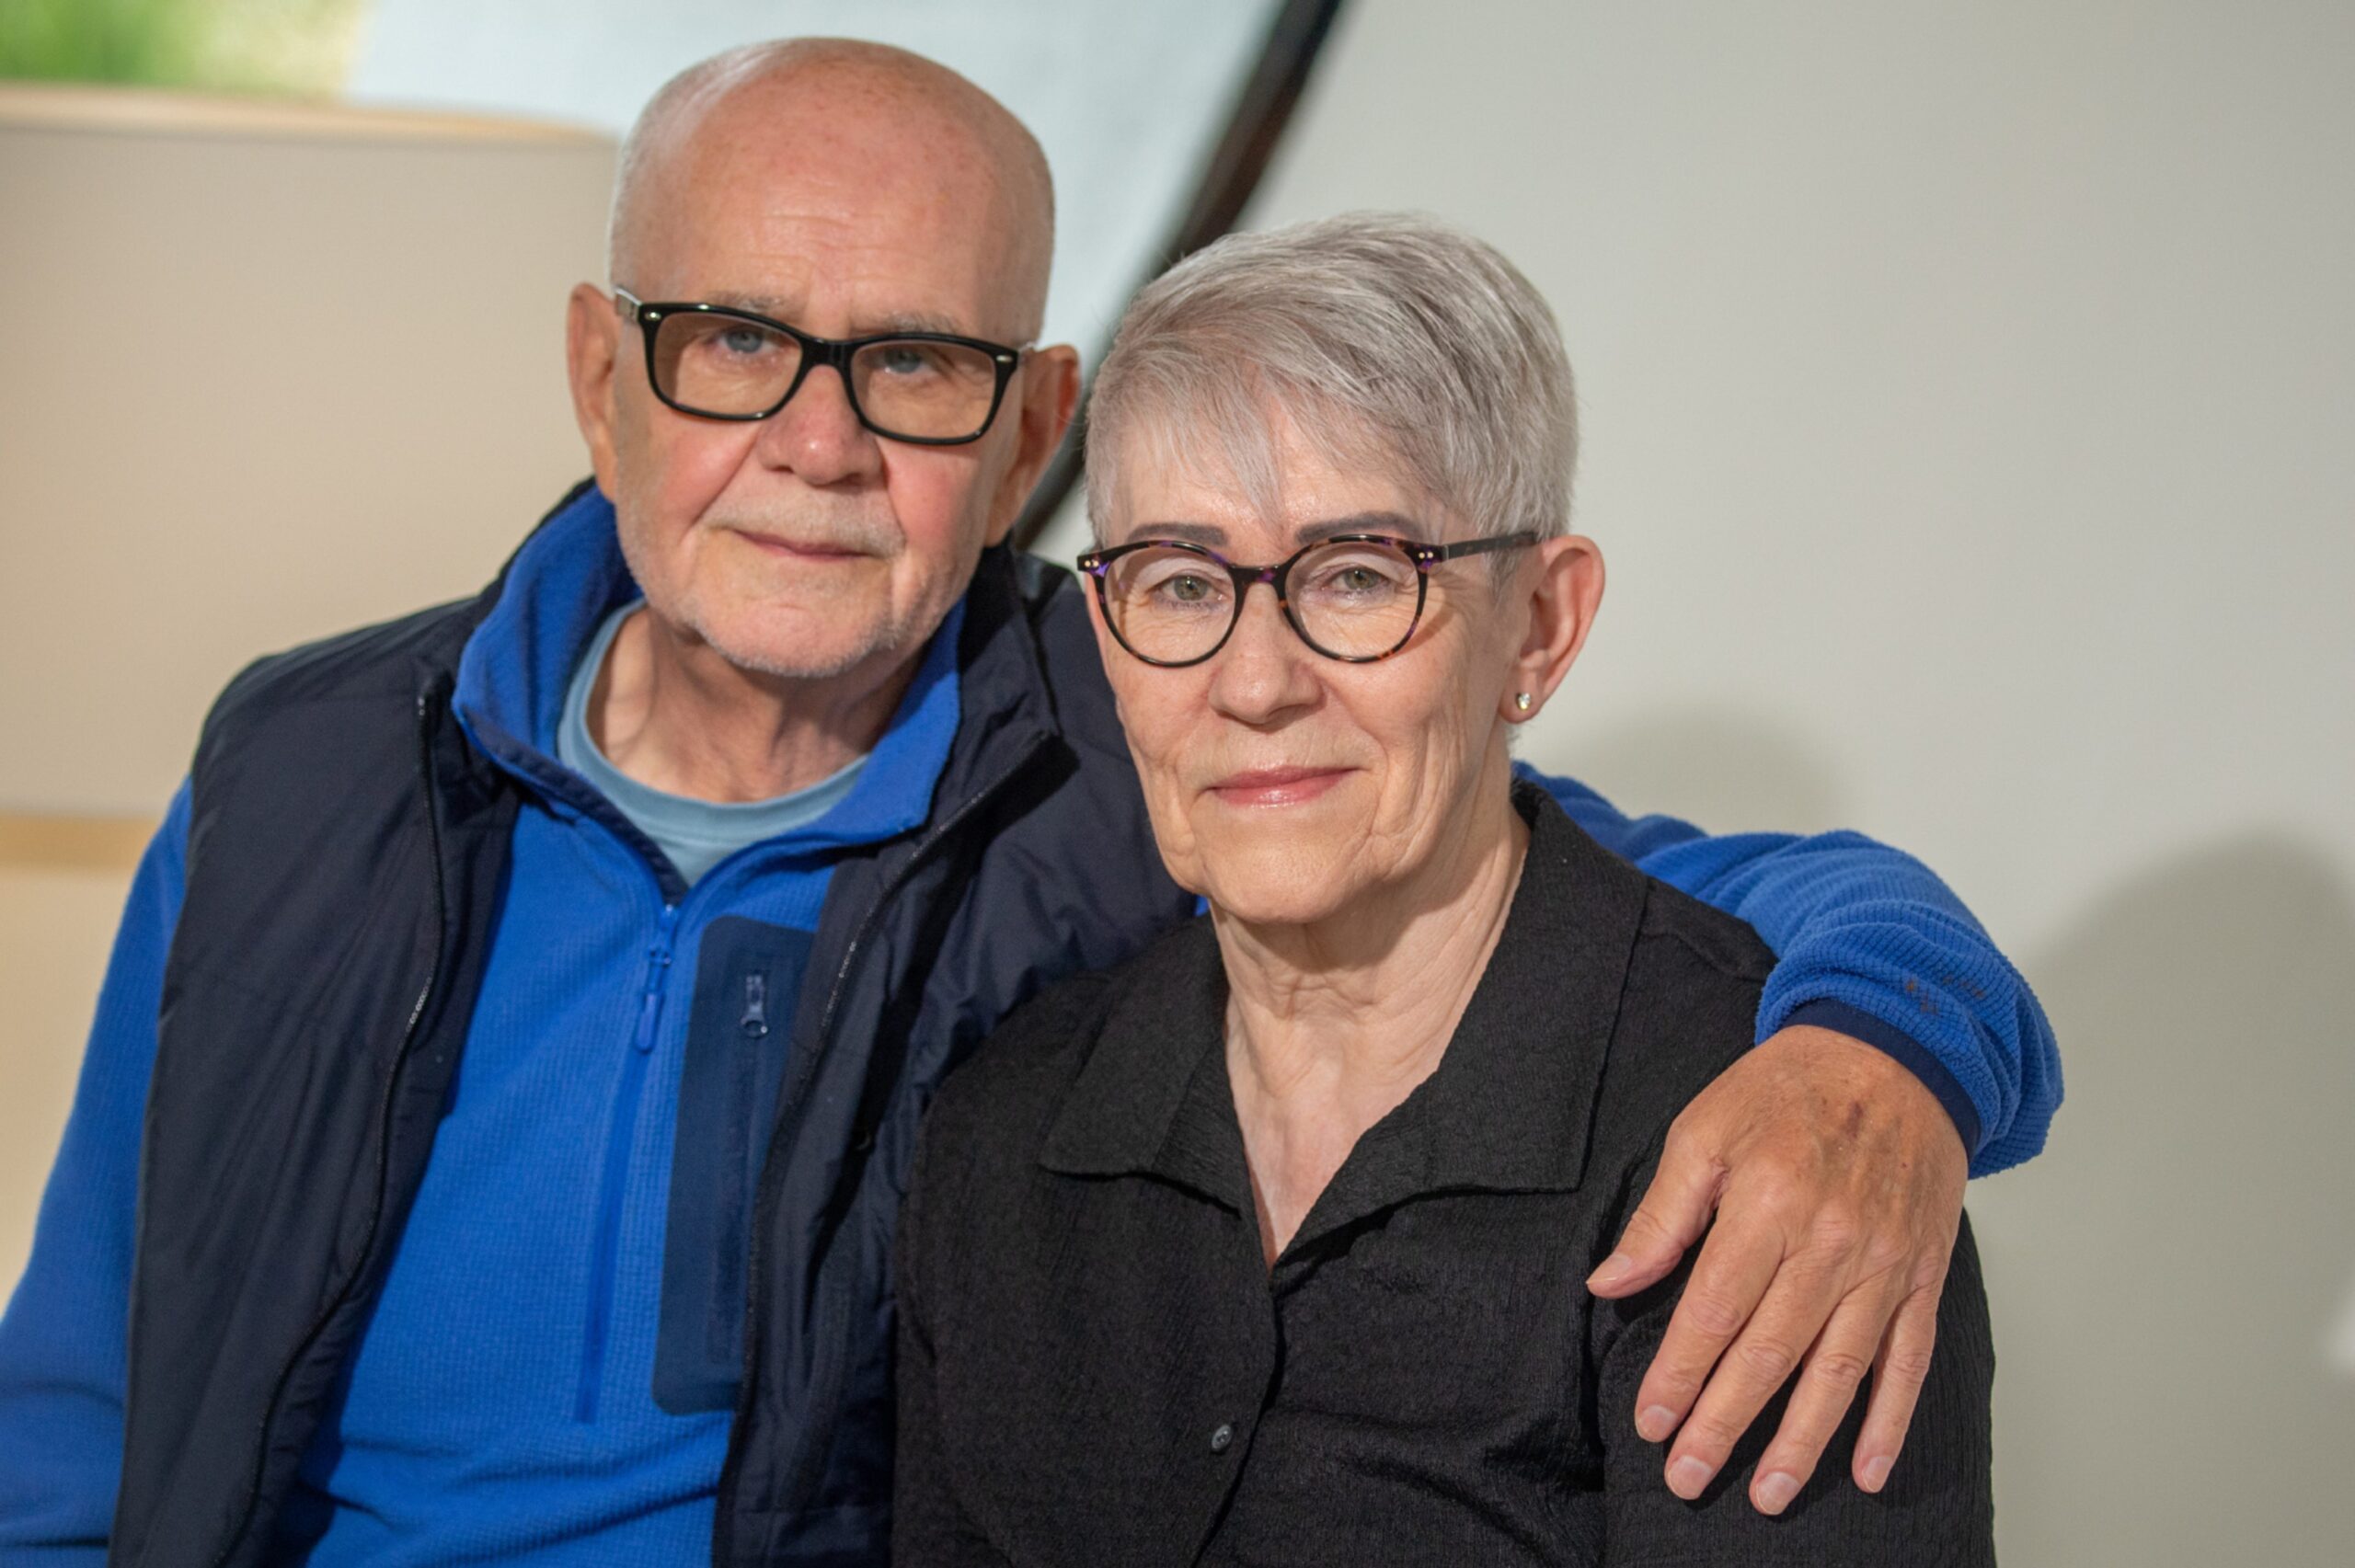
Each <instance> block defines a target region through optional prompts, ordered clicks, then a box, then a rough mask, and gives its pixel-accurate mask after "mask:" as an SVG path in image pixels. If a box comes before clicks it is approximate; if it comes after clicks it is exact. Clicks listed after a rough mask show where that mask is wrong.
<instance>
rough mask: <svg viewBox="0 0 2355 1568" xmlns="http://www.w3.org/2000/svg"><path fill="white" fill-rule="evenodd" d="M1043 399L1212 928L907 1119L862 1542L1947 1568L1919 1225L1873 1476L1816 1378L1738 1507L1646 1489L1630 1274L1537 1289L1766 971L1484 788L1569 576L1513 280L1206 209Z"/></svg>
mask: <svg viewBox="0 0 2355 1568" xmlns="http://www.w3.org/2000/svg"><path fill="white" fill-rule="evenodd" d="M1091 417H1092V419H1093V427H1092V439H1091V441H1090V453H1089V463H1090V474H1089V483H1088V500H1089V510H1090V513H1091V516H1092V517H1093V519H1094V521H1095V524H1096V527H1097V533H1098V537H1099V539H1100V540H1101V541H1102V542H1103V547H1102V548H1099V549H1097V550H1094V551H1091V552H1090V553H1089V554H1088V555H1085V556H1083V557H1082V559H1081V563H1080V564H1081V567H1082V568H1083V570H1085V571H1086V573H1087V574H1088V575H1089V576H1090V577H1092V578H1094V579H1095V589H1096V593H1095V601H1096V609H1097V632H1098V636H1099V640H1100V642H1101V644H1102V647H1103V654H1104V659H1105V665H1106V668H1107V670H1109V674H1110V677H1111V681H1112V684H1113V686H1114V688H1115V690H1116V692H1117V693H1118V696H1119V699H1120V715H1121V718H1122V721H1123V722H1124V723H1125V725H1126V726H1127V729H1128V736H1129V742H1130V746H1131V748H1132V750H1133V751H1134V753H1135V757H1136V762H1137V767H1138V771H1139V773H1140V774H1141V776H1142V778H1143V785H1144V790H1145V794H1146V798H1147V800H1148V803H1149V805H1150V807H1151V811H1152V817H1153V823H1154V828H1155V832H1156V834H1157V835H1158V837H1159V841H1160V846H1161V853H1162V854H1163V856H1164V858H1165V859H1166V862H1167V864H1168V866H1169V869H1170V872H1171V874H1172V875H1173V876H1176V877H1177V880H1178V881H1179V882H1180V883H1182V884H1184V885H1185V886H1187V887H1191V888H1193V889H1195V890H1197V891H1199V892H1200V894H1201V895H1202V896H1203V898H1205V899H1206V900H1207V903H1208V908H1209V912H1208V914H1207V915H1206V916H1205V917H1204V918H1203V919H1201V920H1199V921H1195V922H1194V923H1193V924H1192V925H1191V926H1189V927H1187V928H1185V929H1182V930H1180V931H1178V932H1177V933H1173V934H1172V935H1171V936H1169V937H1168V938H1166V940H1164V941H1163V942H1162V943H1161V944H1159V945H1157V946H1156V947H1155V948H1153V949H1151V950H1150V951H1148V952H1147V953H1146V954H1145V955H1144V956H1142V957H1140V958H1138V959H1136V960H1135V961H1133V962H1132V963H1130V964H1129V965H1127V966H1126V967H1122V968H1120V969H1118V970H1115V971H1113V972H1111V973H1109V974H1100V975H1092V976H1086V977H1083V978H1081V979H1077V980H1074V981H1072V982H1069V983H1067V984H1065V985H1063V986H1062V987H1061V988H1059V989H1056V990H1051V991H1049V992H1048V993H1047V994H1046V995H1044V996H1042V997H1040V999H1039V1000H1038V1001H1035V1002H1033V1003H1032V1004H1031V1005H1030V1006H1029V1007H1028V1008H1027V1009H1025V1010H1024V1011H1023V1012H1021V1013H1018V1014H1017V1016H1016V1017H1015V1018H1013V1019H1012V1020H1011V1021H1009V1022H1008V1023H1007V1024H1005V1027H1004V1029H1003V1030H1002V1032H1001V1033H1002V1036H1003V1037H1002V1038H1000V1039H999V1040H997V1041H996V1042H995V1043H994V1044H993V1045H992V1046H991V1047H990V1048H989V1049H987V1050H984V1051H982V1052H981V1053H979V1055H978V1057H977V1058H976V1059H975V1061H974V1064H973V1065H972V1066H971V1068H969V1069H967V1070H965V1071H964V1072H963V1073H961V1074H960V1075H959V1076H958V1077H957V1078H955V1079H954V1080H952V1081H951V1082H949V1084H948V1086H947V1088H946V1089H945V1090H944V1091H943V1092H942V1093H941V1095H940V1097H939V1100H938V1102H937V1103H936V1104H935V1106H934V1107H933V1109H932V1112H931V1116H930V1120H929V1123H928V1125H927V1128H926V1131H925V1141H924V1146H923V1150H922V1153H921V1155H920V1157H919V1161H918V1166H917V1173H916V1175H915V1177H914V1181H913V1188H912V1190H911V1192H910V1194H909V1196H908V1203H907V1208H906V1212H905V1215H904V1217H903V1219H902V1230H901V1237H900V1254H899V1255H900V1266H901V1287H900V1314H901V1353H902V1354H901V1366H900V1390H901V1393H900V1400H901V1433H900V1449H901V1458H900V1480H899V1496H898V1520H897V1527H896V1528H897V1531H898V1534H897V1547H898V1555H899V1557H900V1558H901V1560H902V1561H904V1562H913V1563H923V1564H934V1563H964V1562H975V1563H979V1562H990V1563H1003V1562H1016V1563H1041V1564H1074V1565H1079V1564H1085V1565H1088V1568H1107V1565H1115V1564H1129V1563H1140V1564H1142V1563H1189V1562H1222V1563H1223V1562H1254V1563H1350V1564H1390V1563H1417V1562H1430V1563H1449V1564H1454V1563H1500V1562H1614V1563H1620V1562H1678V1563H1728V1564H1732V1563H1741V1564H1755V1563H1767V1562H1791V1563H1808V1564H1812V1565H1818V1568H1821V1565H1823V1564H1832V1563H1858V1564H1867V1563H1868V1564H1872V1565H1874V1568H1889V1565H1890V1564H1902V1563H1932V1562H1936V1563H1947V1562H1952V1563H1980V1562H1988V1561H1991V1560H1992V1554H1993V1553H1992V1547H1991V1544H1990V1529H1991V1523H1992V1519H1991V1515H1992V1510H1991V1505H1990V1502H1989V1490H1988V1391H1989V1381H1990V1374H1991V1370H1992V1366H1993V1355H1992V1352H1991V1349H1990V1345H1989V1339H1988V1330H1987V1322H1986V1310H1985V1302H1984V1298H1983V1295H1982V1289H1981V1286H1980V1281H1979V1276H1978V1267H1977V1262H1976V1258H1975V1255H1974V1253H1973V1251H1972V1248H1971V1245H1970V1235H1969V1232H1968V1230H1967V1229H1966V1230H1965V1232H1964V1234H1963V1236H1962V1238H1961V1240H1960V1242H1959V1244H1958V1246H1957V1248H1956V1252H1955V1256H1954V1264H1953V1269H1952V1273H1951V1276H1950V1277H1949V1279H1948V1282H1947V1288H1946V1292H1945V1296H1944V1298H1943V1300H1942V1304H1941V1307H1940V1311H1939V1330H1938V1337H1937V1349H1936V1356H1935V1365H1934V1366H1933V1368H1932V1369H1931V1371H1930V1373H1929V1377H1928V1380H1927V1383H1926V1385H1925V1386H1924V1391H1923V1395H1922V1400H1921V1403H1920V1406H1919V1408H1918V1412H1917V1413H1916V1416H1915V1419H1914V1424H1913V1433H1912V1436H1911V1437H1910V1439H1909V1441H1908V1445H1907V1448H1906V1451H1905V1454H1904V1456H1903V1458H1902V1459H1901V1461H1900V1462H1899V1464H1898V1466H1897V1469H1896V1471H1895V1472H1894V1473H1893V1474H1892V1475H1891V1476H1890V1480H1889V1482H1888V1484H1887V1486H1886V1488H1885V1489H1884V1490H1883V1491H1882V1492H1880V1493H1879V1494H1877V1495H1874V1494H1866V1493H1863V1492H1860V1491H1858V1490H1856V1489H1855V1488H1853V1487H1850V1486H1848V1485H1846V1484H1844V1482H1842V1481H1840V1480H1838V1479H1836V1478H1838V1477H1839V1476H1840V1474H1841V1472H1842V1471H1844V1470H1845V1469H1846V1468H1847V1460H1848V1458H1849V1453H1850V1448H1851V1447H1852V1445H1853V1443H1854V1439H1855V1429H1856V1425H1857V1424H1858V1423H1859V1422H1860V1420H1861V1418H1862V1413H1863V1404H1862V1401H1861V1400H1860V1401H1859V1403H1858V1406H1857V1408H1856V1410H1855V1411H1854V1412H1852V1413H1850V1416H1849V1418H1848V1423H1847V1425H1845V1427H1844V1429H1843V1432H1842V1435H1841V1436H1840V1438H1838V1439H1837V1440H1835V1442H1834V1444H1833V1446H1832V1450H1831V1452H1829V1453H1827V1455H1826V1456H1825V1459H1826V1462H1825V1463H1824V1465H1823V1467H1822V1471H1821V1474H1820V1475H1819V1476H1818V1477H1817V1478H1816V1479H1815V1480H1814V1481H1812V1482H1810V1483H1809V1485H1808V1486H1807V1488H1806V1489H1805V1491H1803V1492H1802V1493H1801V1494H1800V1495H1799V1497H1798V1500H1797V1501H1796V1502H1795V1503H1794V1504H1793V1505H1791V1506H1790V1507H1789V1508H1788V1509H1787V1510H1786V1512H1785V1513H1784V1514H1783V1515H1782V1516H1780V1517H1767V1516H1762V1515H1761V1514H1759V1513H1757V1512H1755V1511H1754V1510H1753V1509H1752V1508H1751V1507H1750V1505H1749V1504H1748V1503H1747V1501H1746V1500H1745V1498H1744V1496H1743V1493H1744V1491H1745V1489H1746V1487H1747V1485H1748V1482H1749V1480H1750V1474H1749V1472H1750V1470H1751V1468H1752V1466H1753V1465H1754V1463H1755V1461H1756V1459H1757V1448H1758V1445H1759V1444H1761V1443H1763V1437H1753V1438H1752V1443H1751V1446H1750V1447H1749V1448H1744V1449H1737V1451H1736V1453H1735V1456H1734V1459H1733V1462H1732V1463H1731V1464H1730V1465H1729V1466H1728V1467H1727V1469H1726V1471H1724V1473H1723V1474H1722V1475H1721V1476H1720V1477H1719V1478H1718V1480H1717V1482H1716V1484H1715V1485H1714V1486H1713V1487H1712V1488H1711V1490H1709V1491H1708V1492H1706V1494H1704V1495H1703V1496H1702V1497H1701V1499H1700V1500H1699V1501H1697V1502H1694V1503H1686V1502H1683V1501H1681V1500H1679V1499H1678V1498H1677V1497H1675V1496H1674V1495H1672V1494H1671V1493H1670V1492H1669V1491H1668V1489H1667V1487H1666V1486H1665V1484H1664V1483H1663V1482H1662V1480H1661V1476H1660V1459H1659V1450H1658V1449H1657V1448H1653V1447H1652V1446H1650V1445H1648V1444H1646V1443H1644V1442H1642V1441H1641V1440H1639V1439H1638V1437H1637V1434H1636V1425H1635V1420H1636V1410H1635V1402H1636V1394H1637V1386H1638V1383H1639V1381H1640V1379H1641V1375H1642V1371H1643V1368H1644V1367H1645V1365H1646V1364H1647V1362H1648V1359H1649V1357H1650V1355H1651V1352H1652V1351H1653V1350H1654V1349H1655V1348H1656V1347H1657V1346H1658V1345H1659V1343H1660V1335H1661V1332H1662V1330H1663V1328H1664V1326H1665V1323H1666V1321H1667V1319H1668V1316H1669V1313H1670V1310H1671V1308H1672V1306H1673V1304H1674V1299H1675V1290H1676V1286H1677V1284H1678V1281H1676V1280H1671V1281H1670V1282H1669V1283H1668V1284H1666V1285H1664V1286H1662V1287H1660V1288H1656V1289H1655V1290H1653V1291H1652V1292H1650V1293H1648V1295H1646V1296H1643V1297H1639V1298H1637V1299H1632V1300H1629V1301H1625V1302H1605V1301H1598V1300H1596V1299H1594V1298H1592V1297H1591V1296H1590V1295H1589V1294H1588V1292H1587V1291H1586V1289H1585V1288H1583V1286H1582V1283H1581V1282H1582V1281H1583V1280H1584V1279H1585V1277H1586V1276H1587V1275H1588V1273H1589V1272H1590V1271H1591V1270H1592V1269H1593V1268H1594V1267H1595V1266H1596V1265H1598V1264H1599V1263H1600V1262H1602V1261H1603V1256H1604V1254H1605V1253H1608V1251H1609V1250H1610V1246H1611V1241H1612V1238H1613V1237H1614V1235H1615V1234H1616V1233H1617V1230H1618V1227H1619V1226H1620V1224H1621V1222H1622V1221H1623V1220H1624V1219H1625V1217H1626V1211H1627V1209H1628V1208H1629V1207H1630V1206H1631V1205H1632V1204H1633V1202H1634V1201H1635V1198H1636V1196H1637V1195H1639V1194H1640V1193H1641V1192H1642V1190H1643V1187H1644V1185H1645V1181H1646V1177H1647V1174H1648V1171H1649V1169H1650V1168H1651V1166H1652V1164H1653V1162H1655V1161H1656V1160H1657V1159H1658V1158H1659V1155H1660V1148H1661V1142H1662V1139H1663V1138H1664V1136H1665V1133H1666V1130H1667V1127H1668V1125H1669V1122H1670V1120H1671V1117H1672V1116H1674V1115H1675V1113H1676V1112H1677V1110H1678V1109H1679V1108H1680V1107H1681V1106H1683V1104H1685V1102H1686V1101H1687V1100H1689V1099H1690V1098H1691V1097H1692V1096H1693V1095H1694V1093H1696V1092H1697V1091H1698V1090H1699V1089H1700V1088H1701V1087H1702V1086H1703V1085H1704V1084H1706V1082H1708V1081H1709V1080H1710V1079H1711V1078H1712V1077H1714V1076H1715V1075H1716V1074H1717V1072H1718V1071H1719V1070H1721V1069H1723V1068H1724V1067H1725V1066H1726V1065H1727V1064H1728V1063H1729V1061H1730V1060H1731V1059H1733V1058H1735V1057H1736V1056H1737V1055H1738V1054H1739V1053H1740V1052H1741V1051H1742V1050H1743V1049H1745V1048H1746V1047H1748V1045H1749V1044H1750V1041H1751V1037H1752V1035H1751V1029H1752V1019H1753V1017H1754V1014H1755V1013H1756V1009H1757V1004H1758V999H1759V991H1760V987H1761V983H1762V982H1763V979H1764V978H1765V975H1766V973H1767V970H1768V968H1769V967H1770V964H1771V958H1770V956H1769V954H1768V953H1767V951H1766V950H1765V948H1764V947H1763V945H1762V944H1760V943H1759V941H1758V939H1757V938H1756V936H1755V935H1754V934H1753V933H1752V932H1751V931H1750V930H1749V928H1748V927H1746V926H1743V925H1741V924H1740V923H1738V922H1737V921H1734V920H1732V919H1731V918H1730V917H1728V916H1726V915H1722V914H1719V913H1717V912H1716V911H1714V910H1709V909H1706V908H1705V907H1703V906H1701V905H1699V904H1696V903H1694V902H1693V901H1692V900H1690V899H1688V898H1683V897H1681V896H1680V895H1678V894H1676V893H1674V892H1672V891H1671V890H1670V889H1668V888H1666V887H1662V886H1660V884H1658V883H1654V882H1650V881H1648V880H1647V879H1646V878H1645V877H1644V876H1641V875H1640V874H1638V873H1637V872H1636V871H1635V870H1633V869H1632V868H1630V867H1629V866H1628V865H1626V864H1625V863H1623V862H1621V861H1619V860H1617V859H1615V858H1614V857H1613V856H1611V855H1610V854H1608V853H1605V852H1604V851H1603V850H1602V849H1601V848H1599V847H1598V846H1597V845H1596V844H1594V843H1593V842H1592V841H1591V840H1589V839H1587V838H1586V837H1585V836H1584V835H1583V834H1582V833H1581V832H1580V830H1578V829H1577V828H1576V827H1574V826H1573V825H1572V824H1571V823H1570V821H1569V820H1568V818H1566V817H1565V816H1563V815H1562V814H1561V812H1560V811H1559V809H1558V808H1557V807H1555V806H1554V805H1553V804H1552V803H1551V801H1550V800H1548V799H1547V798H1546V797H1545V796H1544V795H1541V794H1539V793H1537V792H1535V791H1534V790H1530V789H1525V788H1516V786H1515V784H1514V780H1513V774H1512V769H1511V761H1510V738H1511V733H1512V730H1513V727H1515V726H1516V725H1519V724H1522V723H1523V722H1525V721H1527V720H1528V719H1530V718H1532V717H1534V715H1536V714H1538V713H1539V712H1541V711H1543V709H1544V707H1545V704H1546V702H1547V701H1548V700H1549V699H1550V698H1551V697H1552V696H1553V694H1554V692H1555V689H1556V687H1557V685H1558V684H1559V683H1560V681H1562V679H1563V677H1564V675H1565V674H1566V673H1567V672H1568V670H1569V668H1570V664H1571V661H1572V660H1573V659H1574V658H1576V657H1577V655H1578V652H1579V648H1580V645H1581V644H1582V643H1583V642H1584V641H1585V639H1586V635H1587V630H1588V628H1589V626H1590V625H1591V624H1592V622H1593V619H1594V613H1595V608H1596V605H1597V603H1598V602H1599V601H1600V600H1601V598H1602V594H1603V563H1602V558H1601V556H1600V555H1599V554H1598V553H1597V551H1596V548H1595V546H1594V545H1593V544H1592V543H1591V542H1590V541H1588V540H1585V539H1582V538H1578V537H1575V536H1572V535H1569V534H1568V532H1567V525H1568V506H1569V475H1570V469H1571V464H1572V458H1573V451H1574V444H1575V439H1576V437H1575V421H1574V415H1573V405H1572V398H1571V391H1570V377H1569V367H1568V363H1567V362H1566V361H1565V360H1564V357H1563V354H1562V350H1561V348H1560V344H1559V341H1558V338H1557V332H1556V328H1555V326H1554V322H1553V318H1552V316H1551V315H1550V313H1549V312H1548V311H1547V309H1546V307H1545V303H1544V302H1543V301H1542V300H1541V299H1539V298H1538V296H1537V295H1536V293H1535V292H1534V290H1532V288H1531V287H1530V285H1529V283H1528V282H1527V280H1524V279H1523V278H1522V276H1521V275H1520V274H1519V273H1518V272H1517V271H1515V270H1514V269H1513V268H1512V267H1511V265H1510V264H1509V263H1507V262H1506V261H1505V260H1504V259H1503V258H1501V257H1499V256H1498V255H1497V254H1496V253H1495V252H1494V251H1492V250H1490V249H1489V248H1488V246H1483V245H1481V244H1479V243H1478V242H1476V241H1474V240H1471V239H1469V238H1467V237H1465V236H1463V235H1458V234H1455V233H1453V232H1452V231H1450V230H1447V229H1445V228H1443V227H1441V226H1439V225H1437V224H1434V223H1429V222H1426V221H1419V220H1412V219H1404V218H1396V217H1384V216H1355V217H1348V218H1341V219H1336V220H1332V221H1330V222H1327V223H1315V224H1308V225H1304V226H1301V227H1297V228H1292V229H1287V230H1283V231H1280V232H1277V233H1274V234H1268V235H1248V236H1238V237H1235V238H1232V239H1228V240H1226V241H1223V242H1222V243H1221V244H1219V245H1216V246H1212V247H1211V248H1210V249H1208V250H1206V251H1203V252H1202V253H1201V254H1200V255H1198V256H1196V257H1194V258H1192V259H1190V260H1189V261H1187V262H1186V263H1185V264H1184V265H1182V266H1180V267H1178V268H1177V269H1176V270H1174V271H1172V272H1171V273H1169V274H1168V275H1167V276H1166V277H1165V278H1163V279H1162V280H1160V281H1158V282H1157V283H1155V285H1154V286H1153V287H1152V288H1150V289H1148V290H1147V291H1146V292H1144V294H1143V295H1142V296H1141V297H1140V298H1139V299H1138V301H1137V303H1136V304H1135V305H1134V306H1133V308H1132V310H1131V311H1130V313H1129V315H1128V317H1127V319H1126V321H1125V322H1124V323H1123V325H1122V326H1121V330H1120V338H1119V341H1118V342H1117V344H1116V345H1115V347H1114V349H1113V351H1112V354H1111V356H1110V357H1109V359H1108V360H1107V361H1106V362H1105V366H1104V370H1103V372H1102V375H1101V377H1100V378H1099V384H1098V389H1097V394H1096V401H1095V405H1094V409H1093V413H1092V416H1091ZM1262 589H1264V591H1261V590H1262ZM1773 1425H1774V1424H1773V1422H1771V1421H1769V1422H1763V1423H1761V1424H1760V1426H1759V1428H1758V1430H1759V1431H1760V1432H1762V1433H1763V1432H1765V1431H1771V1430H1772V1428H1773Z"/></svg>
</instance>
